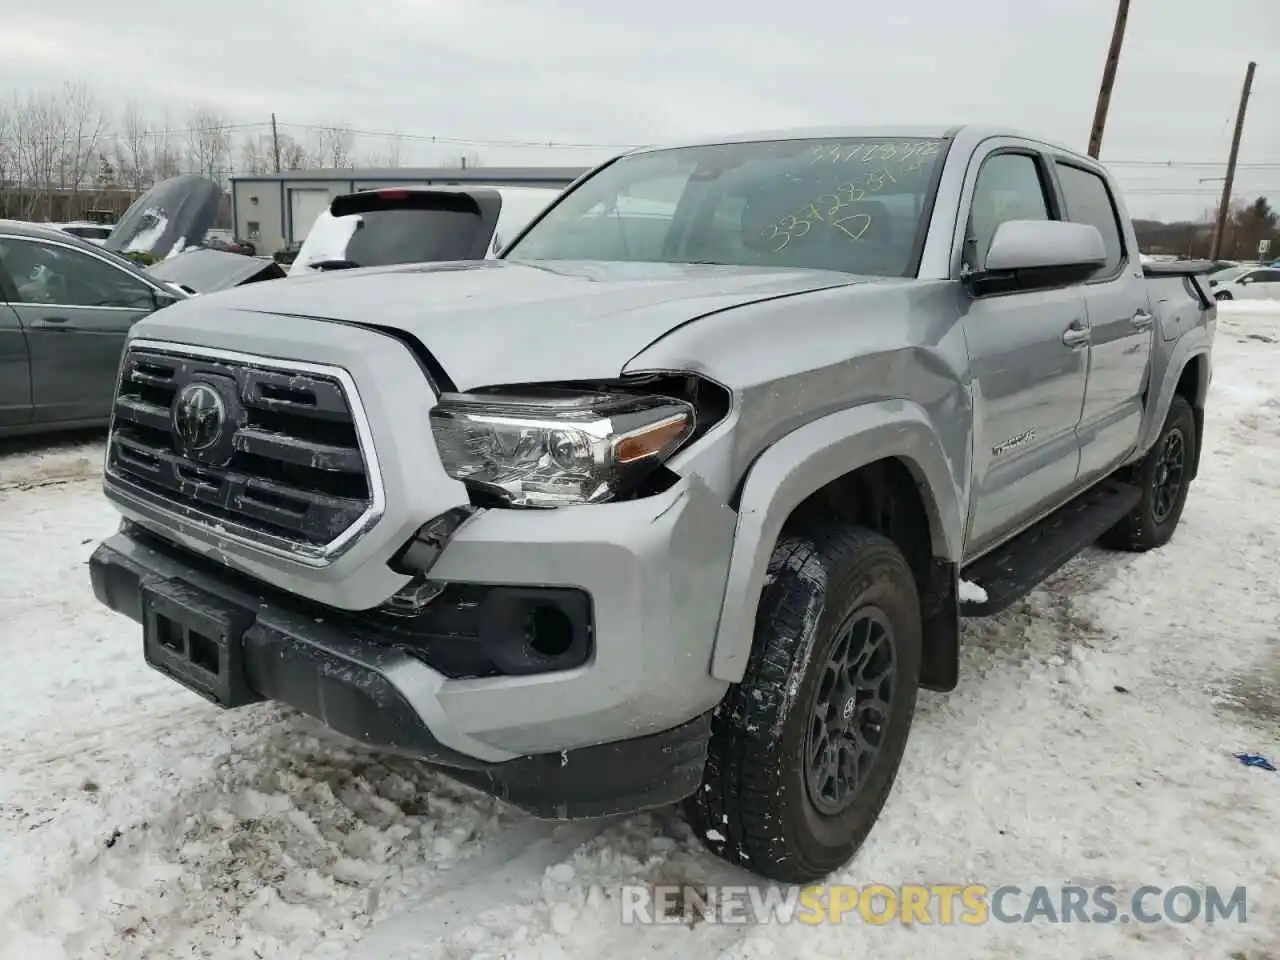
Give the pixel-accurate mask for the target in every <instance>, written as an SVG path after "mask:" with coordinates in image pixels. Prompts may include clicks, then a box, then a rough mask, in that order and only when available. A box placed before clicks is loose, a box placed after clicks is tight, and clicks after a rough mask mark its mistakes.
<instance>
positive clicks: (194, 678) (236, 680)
mask: <svg viewBox="0 0 1280 960" xmlns="http://www.w3.org/2000/svg"><path fill="white" fill-rule="evenodd" d="M253 622H254V614H253V611H251V610H249V609H248V608H246V607H242V606H240V605H239V604H235V603H232V602H230V601H227V600H223V599H222V598H221V597H217V596H214V595H213V594H211V593H209V592H207V591H205V590H201V589H199V588H198V587H194V586H192V585H191V584H189V583H186V582H184V581H181V580H160V581H154V582H151V583H145V584H144V585H143V586H142V638H143V639H142V643H143V656H144V657H145V659H146V661H147V663H148V664H150V665H151V666H152V667H154V668H155V669H157V670H159V671H160V672H161V673H164V674H166V675H167V676H169V677H170V678H171V679H173V680H176V681H177V682H178V683H180V684H182V685H183V686H184V687H186V688H187V689H189V690H192V691H194V692H195V693H198V694H199V695H200V696H202V697H204V698H205V699H206V700H208V701H210V702H211V703H215V704H217V705H218V706H220V707H224V708H227V709H231V708H233V707H241V706H245V705H246V704H250V703H257V702H258V701H260V700H262V699H263V698H262V697H261V696H260V695H259V694H257V693H256V692H255V691H254V690H253V689H252V688H251V687H250V686H249V680H248V676H247V675H246V673H245V658H244V635H245V631H246V630H248V629H249V627H251V626H253Z"/></svg>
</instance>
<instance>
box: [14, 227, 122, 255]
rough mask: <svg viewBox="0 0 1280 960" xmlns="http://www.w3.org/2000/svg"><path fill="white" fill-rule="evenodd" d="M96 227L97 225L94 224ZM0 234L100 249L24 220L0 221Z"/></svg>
mask: <svg viewBox="0 0 1280 960" xmlns="http://www.w3.org/2000/svg"><path fill="white" fill-rule="evenodd" d="M94 226H97V224H94ZM0 233H8V234H16V235H17V236H20V237H35V238H37V239H40V240H57V241H58V242H59V243H63V244H66V245H67V246H71V247H79V248H81V249H83V250H90V251H92V252H93V253H101V251H102V248H101V247H99V246H97V245H96V244H92V243H90V242H89V241H88V240H84V239H81V238H80V237H77V236H76V235H75V234H74V233H67V231H65V230H62V229H60V228H59V227H57V226H55V225H54V224H51V223H29V222H27V221H26V220H0Z"/></svg>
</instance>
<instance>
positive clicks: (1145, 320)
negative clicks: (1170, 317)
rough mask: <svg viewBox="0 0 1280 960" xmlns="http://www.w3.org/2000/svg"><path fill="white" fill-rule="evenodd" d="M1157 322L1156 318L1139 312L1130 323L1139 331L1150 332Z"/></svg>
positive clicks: (1142, 311)
mask: <svg viewBox="0 0 1280 960" xmlns="http://www.w3.org/2000/svg"><path fill="white" fill-rule="evenodd" d="M1155 322H1156V318H1155V317H1154V316H1153V315H1152V314H1149V313H1147V311H1145V310H1139V311H1138V312H1137V313H1135V314H1134V315H1133V319H1132V320H1131V321H1130V323H1132V324H1133V326H1134V328H1135V329H1137V330H1150V329H1151V325H1152V324H1153V323H1155Z"/></svg>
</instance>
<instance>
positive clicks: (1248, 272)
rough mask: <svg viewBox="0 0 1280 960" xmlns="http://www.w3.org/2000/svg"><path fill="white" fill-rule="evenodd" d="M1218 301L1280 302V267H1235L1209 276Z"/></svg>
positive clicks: (1210, 284)
mask: <svg viewBox="0 0 1280 960" xmlns="http://www.w3.org/2000/svg"><path fill="white" fill-rule="evenodd" d="M1209 286H1210V288H1211V290H1212V292H1213V296H1214V298H1215V299H1217V300H1280V267H1263V266H1257V265H1253V266H1243V267H1233V268H1232V269H1230V270H1223V271H1220V272H1218V273H1213V274H1210V275H1209Z"/></svg>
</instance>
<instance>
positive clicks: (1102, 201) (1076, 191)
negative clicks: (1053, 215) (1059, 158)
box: [1058, 163, 1125, 278]
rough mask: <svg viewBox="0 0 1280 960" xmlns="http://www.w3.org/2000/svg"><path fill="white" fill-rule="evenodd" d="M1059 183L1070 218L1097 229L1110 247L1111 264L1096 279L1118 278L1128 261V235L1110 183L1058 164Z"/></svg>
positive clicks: (1103, 268)
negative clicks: (1121, 220) (1113, 197)
mask: <svg viewBox="0 0 1280 960" xmlns="http://www.w3.org/2000/svg"><path fill="white" fill-rule="evenodd" d="M1058 180H1059V181H1060V182H1061V184H1062V199H1063V202H1064V205H1065V206H1066V214H1067V219H1069V220H1071V221H1073V222H1075V223H1087V224H1088V225H1089V226H1091V227H1097V228H1098V232H1099V233H1100V234H1102V242H1103V243H1104V244H1106V247H1107V262H1106V264H1104V265H1103V266H1101V267H1099V268H1098V269H1097V270H1096V271H1095V272H1094V275H1093V276H1094V277H1095V278H1097V277H1111V276H1114V275H1115V274H1116V273H1118V272H1119V270H1120V265H1121V264H1122V263H1124V261H1125V249H1124V234H1123V233H1122V232H1121V230H1120V218H1119V217H1118V216H1117V215H1116V205H1115V203H1114V201H1113V200H1112V199H1111V191H1110V190H1108V189H1107V184H1106V181H1104V180H1103V179H1102V178H1101V177H1100V176H1098V175H1097V174H1096V173H1092V172H1090V171H1088V170H1082V169H1080V168H1079V167H1073V166H1071V165H1069V164H1065V163H1060V164H1058Z"/></svg>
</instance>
